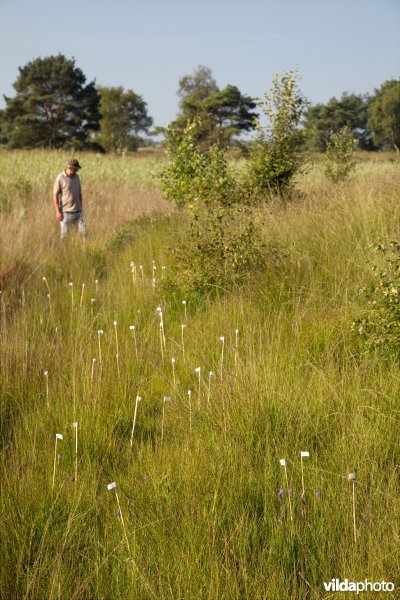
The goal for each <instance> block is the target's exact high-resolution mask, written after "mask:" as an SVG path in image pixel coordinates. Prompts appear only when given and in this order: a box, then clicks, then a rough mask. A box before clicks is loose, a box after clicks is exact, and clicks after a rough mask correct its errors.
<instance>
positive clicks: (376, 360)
mask: <svg viewBox="0 0 400 600" xmlns="http://www.w3.org/2000/svg"><path fill="white" fill-rule="evenodd" d="M66 158H67V154H66V153H65V152H47V151H2V152H0V166H1V169H0V227H1V229H0V231H1V235H0V283H1V286H0V287H1V288H2V289H1V292H2V293H1V296H0V369H1V372H0V385H1V390H0V393H1V419H0V431H1V436H0V440H1V455H0V456H1V458H0V474H1V481H2V483H1V500H0V502H1V504H0V510H1V522H0V540H1V561H0V575H1V577H0V597H1V598H2V599H4V600H12V599H18V600H22V599H32V600H33V599H35V600H42V599H45V598H46V599H47V598H48V599H58V600H61V599H63V600H65V599H68V600H77V599H82V600H102V599H104V600H114V599H121V600H122V599H126V600H131V599H132V600H136V599H138V600H139V599H140V600H141V599H146V600H147V599H151V598H157V599H162V600H164V599H171V600H176V599H185V600H189V599H190V600H195V599H196V600H197V599H201V600H203V599H209V600H214V599H223V600H236V599H238V600H239V599H240V600H242V599H248V600H258V599H265V600H286V599H288V600H289V599H290V600H303V599H314V598H315V599H325V598H326V599H327V598H332V597H335V598H336V597H337V598H351V597H354V594H352V593H347V592H338V593H331V592H329V593H328V592H327V591H326V589H325V587H324V585H323V583H324V582H330V581H331V580H332V579H334V578H338V579H339V580H341V581H344V580H345V579H346V578H347V579H348V580H349V581H354V582H359V581H360V582H361V581H364V580H366V579H367V580H369V581H371V582H381V581H386V582H392V583H393V588H394V589H393V591H389V592H386V593H383V592H380V593H378V592H375V591H367V592H363V593H361V594H360V595H359V597H360V598H381V597H387V598H391V599H395V598H399V597H400V553H399V542H400V527H399V524H400V501H399V492H400V485H399V474H400V458H399V439H400V437H399V423H400V409H399V390H400V369H399V364H398V360H397V359H396V358H395V356H394V355H391V354H390V352H388V353H387V354H386V355H385V357H384V358H382V355H377V354H376V355H374V354H366V353H365V352H363V351H362V350H363V349H362V347H361V344H360V341H359V339H358V338H357V335H356V334H355V333H354V332H353V331H352V323H353V321H354V320H355V319H356V318H357V317H359V316H360V315H362V314H364V313H365V311H367V310H370V309H371V308H370V307H369V306H368V305H367V302H366V299H365V297H364V296H363V295H362V294H360V293H359V289H360V288H363V287H365V288H368V287H371V286H372V285H374V282H375V280H374V276H373V272H372V267H373V265H374V264H377V261H379V260H380V259H379V257H378V256H377V255H376V254H375V253H374V250H373V244H375V243H380V242H385V241H388V240H393V239H397V240H399V224H400V202H399V189H400V185H399V184H400V169H399V162H398V160H397V159H396V157H394V156H393V155H389V154H387V155H382V154H379V155H368V156H366V155H359V156H358V162H357V167H356V170H355V173H354V175H353V177H352V178H351V179H349V180H348V181H346V182H343V183H340V184H336V185H335V184H333V183H330V182H328V181H327V180H326V179H325V177H324V175H323V169H322V164H321V163H322V159H321V158H320V157H317V156H315V157H313V158H312V160H310V162H309V164H308V165H307V169H305V170H304V172H302V173H301V174H300V175H299V176H298V177H297V179H296V182H295V192H294V194H293V199H292V201H291V202H290V203H286V204H282V203H279V202H270V203H267V204H266V205H265V206H263V207H259V208H257V210H255V212H254V219H255V221H257V222H258V223H260V224H261V226H262V231H263V235H264V237H265V240H266V241H268V242H271V243H273V244H274V245H275V246H276V247H277V248H279V249H280V252H281V261H280V263H279V266H278V267H277V268H271V266H270V265H268V264H266V265H265V266H264V267H263V268H262V269H261V270H257V272H254V274H252V276H251V277H250V280H249V282H248V283H247V284H246V285H245V286H243V287H240V288H239V287H238V288H235V289H233V290H231V291H229V292H226V293H221V294H219V295H218V297H217V298H214V299H212V300H211V299H208V300H207V299H204V298H202V299H200V298H199V299H196V296H195V295H194V294H193V295H191V296H190V297H188V298H178V297H176V296H168V295H167V294H165V293H164V292H163V289H164V288H163V286H162V283H163V282H162V279H164V277H167V276H168V273H173V270H174V261H173V254H172V253H171V251H170V249H171V247H172V246H173V244H174V239H176V238H177V237H178V238H179V237H180V236H182V235H183V231H184V227H185V223H184V219H183V218H182V213H181V212H180V211H178V210H176V209H175V208H174V206H173V205H172V204H171V203H168V202H166V201H165V200H164V199H163V197H162V193H161V189H160V184H159V179H158V173H159V170H160V168H161V166H162V164H163V160H164V159H163V156H162V154H160V153H157V152H156V153H155V152H150V151H148V152H147V153H143V154H141V153H139V154H138V155H136V156H125V157H113V156H107V155H106V156H102V155H91V154H84V153H82V154H81V155H79V160H80V162H81V164H82V166H83V168H82V170H81V171H80V176H81V181H82V187H83V199H84V206H85V211H86V214H87V219H88V225H89V236H88V240H87V242H86V244H83V243H82V241H81V240H80V239H79V237H78V236H75V235H71V236H70V238H69V239H68V240H67V242H66V243H65V244H61V243H60V241H59V224H58V222H57V220H56V218H55V211H54V207H53V203H52V188H53V183H54V180H55V177H56V175H57V174H58V173H59V172H60V171H62V169H63V167H64V163H65V159H66ZM241 160H242V159H237V158H235V157H232V159H231V162H232V168H238V169H240V161H241ZM131 263H133V264H134V267H132V265H131ZM182 301H186V305H185V304H183V303H182ZM158 308H159V309H161V315H162V327H160V310H157V309H158ZM182 325H184V327H182ZM99 332H103V333H99ZM221 338H223V339H221ZM199 369H200V370H199ZM210 372H212V373H213V374H212V375H210ZM189 390H190V392H191V393H190V394H189V393H188V392H189ZM138 397H139V398H140V400H137V398H138ZM56 434H60V435H61V436H62V439H61V437H56ZM301 452H309V456H307V457H304V458H302V457H301V455H300V453H301ZM281 459H285V461H286V466H283V465H281V464H280V460H281ZM353 470H354V471H355V473H356V477H357V479H356V482H355V483H354V484H353V483H352V481H349V479H348V475H349V473H351V472H352V471H353ZM113 482H115V483H116V487H111V489H108V488H107V486H109V484H111V483H113Z"/></svg>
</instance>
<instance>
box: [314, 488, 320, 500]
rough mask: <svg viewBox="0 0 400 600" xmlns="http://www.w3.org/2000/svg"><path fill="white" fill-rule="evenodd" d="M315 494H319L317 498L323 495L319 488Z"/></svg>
mask: <svg viewBox="0 0 400 600" xmlns="http://www.w3.org/2000/svg"><path fill="white" fill-rule="evenodd" d="M315 495H316V496H317V498H319V497H320V496H321V492H320V491H319V490H317V491H316V492H315Z"/></svg>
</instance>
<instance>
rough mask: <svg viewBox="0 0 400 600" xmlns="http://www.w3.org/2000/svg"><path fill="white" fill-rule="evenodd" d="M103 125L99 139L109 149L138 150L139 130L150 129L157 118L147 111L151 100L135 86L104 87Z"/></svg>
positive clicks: (101, 93) (100, 90)
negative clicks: (125, 88)
mask: <svg viewBox="0 0 400 600" xmlns="http://www.w3.org/2000/svg"><path fill="white" fill-rule="evenodd" d="M98 90H99V92H100V96H101V101H100V112H101V116H102V118H101V129H100V134H99V136H98V138H97V141H98V142H99V143H100V144H101V145H102V146H103V148H105V150H109V151H113V152H122V151H123V150H136V149H137V146H138V143H139V141H140V138H139V137H138V134H139V132H141V131H143V132H148V130H149V127H150V126H151V125H152V123H153V119H152V118H151V117H149V115H148V114H147V104H146V102H145V101H144V100H143V98H142V97H141V96H138V94H136V93H135V92H134V91H133V90H126V91H125V90H124V88H123V87H122V86H120V87H100V88H98Z"/></svg>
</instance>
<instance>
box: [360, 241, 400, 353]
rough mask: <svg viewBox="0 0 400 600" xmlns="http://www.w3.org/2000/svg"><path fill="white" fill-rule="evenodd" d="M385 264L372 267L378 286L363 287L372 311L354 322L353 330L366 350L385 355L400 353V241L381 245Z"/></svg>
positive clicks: (378, 248) (380, 251) (361, 291)
mask: <svg viewBox="0 0 400 600" xmlns="http://www.w3.org/2000/svg"><path fill="white" fill-rule="evenodd" d="M376 249H377V251H378V252H379V253H380V254H381V255H382V256H383V257H384V261H383V264H381V265H379V266H374V267H373V272H374V275H375V277H376V279H377V284H376V285H375V286H374V287H373V288H372V289H369V290H368V289H366V288H362V289H361V290H360V293H361V294H363V295H365V296H366V298H367V300H368V304H369V311H368V312H367V313H366V314H365V315H363V316H362V317H361V318H359V319H357V320H356V321H354V323H353V326H352V329H353V331H355V332H357V333H358V335H360V336H361V338H362V340H363V343H364V346H365V348H366V349H367V350H368V351H369V350H373V351H376V350H378V351H382V352H383V353H388V352H389V353H390V352H394V353H395V354H398V353H400V242H395V241H392V242H390V243H389V244H387V245H386V244H379V245H378V246H377V247H376Z"/></svg>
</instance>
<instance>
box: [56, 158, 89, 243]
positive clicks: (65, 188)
mask: <svg viewBox="0 0 400 600" xmlns="http://www.w3.org/2000/svg"><path fill="white" fill-rule="evenodd" d="M80 168H81V165H80V164H79V162H78V161H77V159H76V158H70V159H68V160H67V164H66V167H65V170H64V171H63V172H62V173H60V174H59V175H58V176H57V179H56V182H55V184H54V191H53V199H54V206H55V209H56V215H57V219H58V220H59V221H60V225H61V239H62V240H63V239H64V238H65V236H66V235H67V233H68V228H69V226H70V225H77V226H78V230H79V233H80V234H81V236H82V237H83V238H84V239H85V238H86V234H87V230H86V222H85V215H84V213H83V209H82V190H81V182H80V179H79V176H78V170H79V169H80Z"/></svg>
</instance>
